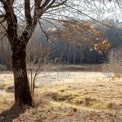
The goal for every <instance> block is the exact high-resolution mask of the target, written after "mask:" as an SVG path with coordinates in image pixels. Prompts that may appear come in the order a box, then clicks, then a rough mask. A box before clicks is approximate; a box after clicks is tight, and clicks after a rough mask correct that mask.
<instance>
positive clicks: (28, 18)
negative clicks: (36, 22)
mask: <svg viewBox="0 0 122 122" xmlns="http://www.w3.org/2000/svg"><path fill="white" fill-rule="evenodd" d="M25 18H26V23H27V25H31V24H32V17H31V9H30V0H25Z"/></svg>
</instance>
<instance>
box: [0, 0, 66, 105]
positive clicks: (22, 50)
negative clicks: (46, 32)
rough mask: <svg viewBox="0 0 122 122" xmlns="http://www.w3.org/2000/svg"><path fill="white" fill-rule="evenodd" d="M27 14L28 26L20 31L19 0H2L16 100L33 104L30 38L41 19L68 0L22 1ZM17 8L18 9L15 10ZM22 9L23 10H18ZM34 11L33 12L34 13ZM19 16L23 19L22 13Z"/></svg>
mask: <svg viewBox="0 0 122 122" xmlns="http://www.w3.org/2000/svg"><path fill="white" fill-rule="evenodd" d="M22 2H23V5H21V6H24V10H22V11H23V12H24V14H25V19H26V26H25V28H24V29H23V32H21V35H19V34H18V33H20V32H18V25H19V21H18V16H17V13H16V12H15V11H17V10H18V8H17V7H16V6H17V4H18V3H17V1H15V0H0V3H1V7H2V10H1V11H2V12H1V13H2V14H1V15H0V18H2V19H1V21H0V23H1V24H2V23H3V22H4V21H6V23H7V27H4V29H5V30H6V34H7V38H8V40H9V42H10V45H11V50H12V68H13V73H14V84H15V101H16V102H17V103H18V104H27V105H32V96H31V93H30V88H29V81H28V77H27V70H26V46H27V44H28V41H29V40H30V38H31V36H32V34H33V32H34V30H35V28H36V26H37V23H38V21H39V19H40V18H41V17H42V15H43V14H44V13H46V11H47V10H49V9H50V8H52V9H55V8H56V7H59V6H62V5H63V4H64V3H66V2H67V0H60V1H59V0H35V1H31V0H24V1H22ZM15 8H16V10H15ZM18 11H21V10H18ZM32 12H33V13H32ZM19 17H20V18H21V19H22V17H21V15H19Z"/></svg>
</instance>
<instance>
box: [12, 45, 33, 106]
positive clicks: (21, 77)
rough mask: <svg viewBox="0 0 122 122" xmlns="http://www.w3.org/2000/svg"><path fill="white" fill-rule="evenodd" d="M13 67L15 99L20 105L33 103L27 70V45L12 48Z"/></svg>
mask: <svg viewBox="0 0 122 122" xmlns="http://www.w3.org/2000/svg"><path fill="white" fill-rule="evenodd" d="M12 68H13V73H14V86H15V92H14V93H15V101H16V102H17V104H19V105H23V104H24V105H25V104H27V105H30V106H31V105H32V97H31V92H30V88H29V81H28V77H27V70H26V47H24V48H20V47H19V48H18V47H17V46H16V47H15V48H13V49H12Z"/></svg>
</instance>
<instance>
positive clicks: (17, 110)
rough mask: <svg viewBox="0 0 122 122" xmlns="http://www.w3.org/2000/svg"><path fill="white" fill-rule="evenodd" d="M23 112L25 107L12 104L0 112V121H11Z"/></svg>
mask: <svg viewBox="0 0 122 122" xmlns="http://www.w3.org/2000/svg"><path fill="white" fill-rule="evenodd" d="M24 112H25V109H23V108H22V107H20V106H18V105H16V104H14V105H13V106H12V107H11V108H10V109H9V110H5V111H3V112H2V113H0V122H13V119H15V118H17V117H19V115H20V114H22V113H24Z"/></svg>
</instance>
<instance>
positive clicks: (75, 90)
mask: <svg viewBox="0 0 122 122" xmlns="http://www.w3.org/2000/svg"><path fill="white" fill-rule="evenodd" d="M59 73H60V72H59ZM63 73H64V74H66V72H62V74H63ZM57 75H59V74H57ZM7 78H8V76H7ZM40 80H41V79H40ZM40 82H41V81H40ZM1 94H2V93H1ZM6 94H7V96H6V97H5V98H6V99H5V100H2V99H3V98H4V96H5V95H2V97H0V111H1V114H0V122H122V79H121V78H114V79H113V78H111V79H110V78H108V79H106V78H105V76H104V75H103V74H102V73H99V72H71V73H70V75H69V76H68V77H67V78H65V77H63V75H62V78H61V79H60V82H52V83H48V84H43V85H40V87H38V88H36V90H35V95H34V106H33V107H32V108H28V107H24V108H22V109H16V107H15V109H11V108H13V107H10V106H11V105H12V104H13V101H14V100H13V94H12V92H7V93H6ZM4 101H6V102H4ZM3 106H5V108H4V109H3ZM9 108H10V109H9ZM23 110H24V111H23ZM15 113H18V114H17V115H16V116H15ZM11 116H12V117H11Z"/></svg>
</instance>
